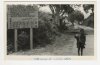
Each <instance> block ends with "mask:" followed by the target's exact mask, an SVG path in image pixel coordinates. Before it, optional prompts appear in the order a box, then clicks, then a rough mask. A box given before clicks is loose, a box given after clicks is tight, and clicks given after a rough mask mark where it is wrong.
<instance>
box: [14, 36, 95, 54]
mask: <svg viewBox="0 0 100 65" xmlns="http://www.w3.org/2000/svg"><path fill="white" fill-rule="evenodd" d="M86 39H87V40H86V48H85V49H84V54H83V56H93V55H94V36H93V35H92V34H91V35H87V36H86ZM12 55H61V56H77V47H76V40H75V38H74V35H71V34H62V35H61V36H60V37H56V39H55V41H54V44H52V45H47V46H46V47H43V48H42V47H40V48H37V49H33V50H28V51H25V52H24V51H19V52H16V53H13V54H12Z"/></svg>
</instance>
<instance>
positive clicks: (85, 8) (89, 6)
mask: <svg viewBox="0 0 100 65" xmlns="http://www.w3.org/2000/svg"><path fill="white" fill-rule="evenodd" d="M83 8H84V11H85V12H86V13H88V11H89V10H92V13H93V12H94V5H93V4H84V5H83Z"/></svg>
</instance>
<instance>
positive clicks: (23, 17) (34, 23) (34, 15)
mask: <svg viewBox="0 0 100 65" xmlns="http://www.w3.org/2000/svg"><path fill="white" fill-rule="evenodd" d="M16 6H17V5H16ZM17 8H18V6H17ZM32 8H33V7H32ZM32 8H29V6H28V8H27V6H26V7H25V8H24V9H23V8H21V7H20V9H19V10H21V11H19V12H18V11H16V7H15V8H12V9H10V10H9V12H8V15H7V16H8V17H7V18H8V19H7V23H8V29H18V28H38V8H37V7H36V6H35V11H32V10H33V9H32ZM29 9H30V10H29ZM12 10H13V11H12ZM24 10H25V11H24ZM26 10H27V11H26ZM21 12H23V13H21Z"/></svg>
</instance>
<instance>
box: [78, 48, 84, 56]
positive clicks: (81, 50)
mask: <svg viewBox="0 0 100 65" xmlns="http://www.w3.org/2000/svg"><path fill="white" fill-rule="evenodd" d="M80 53H81V54H80ZM78 55H79V56H80V55H81V56H82V55H83V47H81V46H79V47H78Z"/></svg>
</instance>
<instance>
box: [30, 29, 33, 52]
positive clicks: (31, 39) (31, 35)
mask: <svg viewBox="0 0 100 65" xmlns="http://www.w3.org/2000/svg"><path fill="white" fill-rule="evenodd" d="M30 49H31V50H32V49H33V29H32V28H30Z"/></svg>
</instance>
